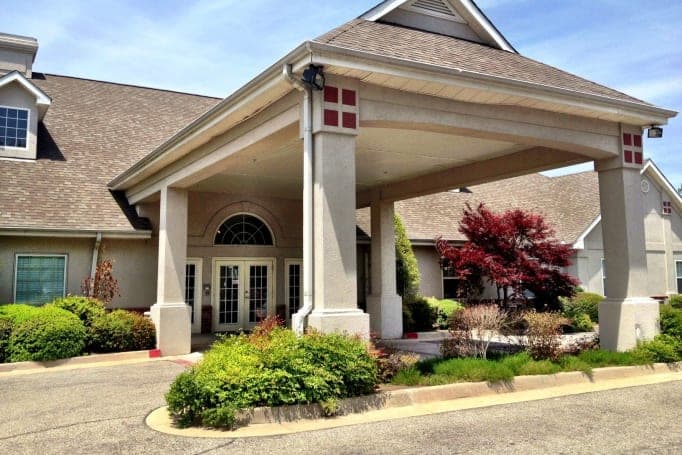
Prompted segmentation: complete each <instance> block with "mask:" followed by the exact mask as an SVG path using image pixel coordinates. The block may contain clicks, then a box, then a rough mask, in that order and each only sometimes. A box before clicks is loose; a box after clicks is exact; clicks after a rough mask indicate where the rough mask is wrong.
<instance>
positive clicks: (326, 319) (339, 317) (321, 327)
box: [308, 309, 369, 340]
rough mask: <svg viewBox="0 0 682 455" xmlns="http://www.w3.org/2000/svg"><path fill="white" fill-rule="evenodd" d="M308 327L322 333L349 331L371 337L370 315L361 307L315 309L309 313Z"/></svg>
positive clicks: (351, 333) (365, 337) (366, 337)
mask: <svg viewBox="0 0 682 455" xmlns="http://www.w3.org/2000/svg"><path fill="white" fill-rule="evenodd" d="M308 327H312V328H314V329H315V330H318V331H320V332H321V333H334V332H337V333H343V332H345V333H348V334H350V335H359V336H361V337H362V338H364V339H366V340H368V339H369V315H368V314H367V313H364V312H363V311H362V310H359V309H351V310H320V311H316V310H314V311H313V312H312V313H310V314H309V315H308Z"/></svg>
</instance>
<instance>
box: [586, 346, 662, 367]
mask: <svg viewBox="0 0 682 455" xmlns="http://www.w3.org/2000/svg"><path fill="white" fill-rule="evenodd" d="M577 358H578V360H580V361H582V362H585V363H586V364H588V365H590V366H591V367H592V368H602V367H613V366H626V365H648V364H650V363H651V359H650V358H648V357H647V356H645V355H642V353H641V352H638V351H637V350H634V351H630V352H612V351H606V350H601V349H598V350H590V351H583V352H581V353H580V354H578V356H577Z"/></svg>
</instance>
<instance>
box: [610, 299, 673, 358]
mask: <svg viewBox="0 0 682 455" xmlns="http://www.w3.org/2000/svg"><path fill="white" fill-rule="evenodd" d="M658 321H659V303H658V302H657V301H656V300H654V299H650V298H648V297H630V298H627V299H609V298H607V299H605V300H604V301H602V302H601V303H600V304H599V343H600V345H601V347H602V349H608V350H609V351H621V352H622V351H627V350H630V349H632V348H634V347H636V346H637V342H638V341H644V340H650V339H652V338H653V337H655V336H656V335H658V333H659V332H660V328H659V323H658Z"/></svg>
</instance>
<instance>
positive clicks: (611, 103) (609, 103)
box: [310, 41, 677, 125]
mask: <svg viewBox="0 0 682 455" xmlns="http://www.w3.org/2000/svg"><path fill="white" fill-rule="evenodd" d="M310 49H311V51H313V52H314V51H317V52H328V53H336V54H339V55H345V56H348V57H354V58H359V59H363V60H367V61H371V62H380V63H384V64H389V65H394V66H402V67H407V68H411V69H414V70H418V71H422V72H429V73H433V74H439V75H446V76H449V77H456V78H461V79H465V80H469V81H476V82H480V83H485V84H486V85H488V86H489V85H490V84H491V83H492V84H497V85H501V86H506V87H513V88H517V89H524V90H526V91H528V92H529V93H537V94H540V95H543V96H545V97H546V96H550V97H553V98H555V99H556V102H557V103H561V102H565V100H566V98H573V99H579V100H581V101H582V102H584V103H587V104H591V105H592V106H593V108H594V109H595V110H606V109H609V111H612V110H613V109H614V108H615V109H619V110H620V111H622V112H623V113H627V114H628V115H632V116H633V117H638V118H641V119H642V125H650V124H656V125H665V124H667V120H668V119H670V118H672V117H675V116H676V115H677V112H676V111H673V110H670V109H664V108H660V107H657V106H653V105H650V104H645V103H636V102H632V101H625V100H619V99H615V98H611V97H607V96H603V95H596V94H592V93H585V92H579V91H575V90H569V89H564V88H559V87H553V86H549V85H542V84H536V83H532V82H527V81H521V80H517V79H507V78H504V77H499V76H493V75H489V74H482V73H476V72H473V71H466V70H461V69H451V68H443V67H441V66H438V65H433V64H428V63H421V62H415V61H412V60H407V59H401V58H396V57H388V56H384V55H379V54H374V53H371V52H365V51H358V50H356V49H349V48H346V47H340V46H334V45H331V44H326V43H320V42H317V41H311V42H310Z"/></svg>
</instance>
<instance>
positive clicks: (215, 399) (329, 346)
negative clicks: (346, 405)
mask: <svg viewBox="0 0 682 455" xmlns="http://www.w3.org/2000/svg"><path fill="white" fill-rule="evenodd" d="M376 384H377V367H376V364H375V362H374V359H373V358H372V356H371V355H370V352H369V350H368V347H367V344H366V343H365V342H364V341H362V340H359V339H356V338H352V337H348V336H345V335H339V334H335V335H321V334H317V333H308V334H306V335H304V336H303V337H300V338H299V337H296V335H295V334H294V333H293V332H291V331H290V330H287V329H283V328H272V329H271V330H269V331H267V332H265V333H259V334H258V335H257V336H255V337H249V336H246V335H238V336H231V337H226V338H223V339H222V340H220V341H218V342H216V343H214V345H213V347H212V348H211V349H210V350H209V351H208V352H206V353H205V355H204V358H203V359H202V361H201V362H200V363H198V364H197V365H195V366H194V367H193V368H192V369H190V370H188V371H186V372H184V373H182V374H181V375H180V376H178V377H177V378H176V379H175V381H174V382H173V384H171V387H170V390H169V392H168V393H167V394H166V402H167V404H168V409H169V412H170V413H171V414H172V415H173V416H174V418H175V419H176V420H177V421H178V423H179V424H181V425H191V424H205V425H214V426H215V425H217V424H218V423H221V425H222V426H229V424H230V415H231V411H232V409H234V410H238V409H245V408H251V407H254V406H278V405H284V404H297V403H314V402H316V403H322V402H326V403H329V402H330V401H329V400H332V399H339V398H345V397H350V396H357V395H362V394H367V393H372V392H373V391H374V389H375V387H376ZM232 423H233V422H232Z"/></svg>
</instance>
